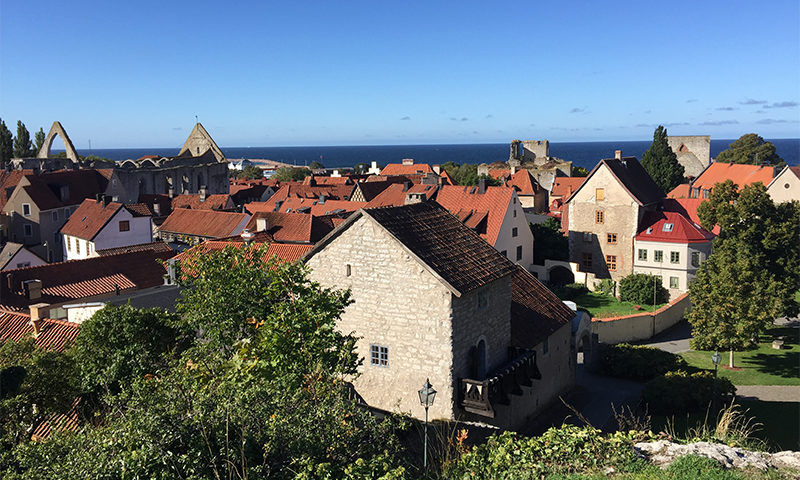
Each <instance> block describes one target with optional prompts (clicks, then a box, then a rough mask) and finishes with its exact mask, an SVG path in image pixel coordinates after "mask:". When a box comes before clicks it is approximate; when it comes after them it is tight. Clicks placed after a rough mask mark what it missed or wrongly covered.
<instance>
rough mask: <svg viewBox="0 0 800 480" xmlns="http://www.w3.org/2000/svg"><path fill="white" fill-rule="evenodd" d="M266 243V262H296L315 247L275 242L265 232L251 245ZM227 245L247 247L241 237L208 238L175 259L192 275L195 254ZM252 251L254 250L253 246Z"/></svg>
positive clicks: (182, 269)
mask: <svg viewBox="0 0 800 480" xmlns="http://www.w3.org/2000/svg"><path fill="white" fill-rule="evenodd" d="M265 244H267V245H268V247H267V251H266V253H265V254H264V257H263V258H262V260H263V261H265V262H266V261H267V260H269V259H271V258H274V259H276V260H279V261H283V262H295V261H297V260H298V259H299V258H300V257H302V256H303V255H304V254H305V253H306V252H308V251H309V250H311V248H312V247H313V245H311V244H284V243H273V242H272V240H271V239H270V238H269V235H267V234H264V233H263V232H259V233H257V234H256V237H255V238H254V239H253V243H252V244H251V246H252V247H261V246H263V245H265ZM226 247H233V248H240V249H241V248H247V247H245V244H244V240H243V239H242V238H241V237H231V238H226V239H224V240H206V241H205V242H202V243H199V244H197V245H195V246H194V247H192V248H190V249H189V250H186V251H184V252H181V253H179V254H178V255H176V256H175V257H174V258H175V260H178V262H179V264H180V267H181V273H182V274H189V275H192V274H193V271H192V259H193V257H194V256H195V255H202V254H204V253H207V252H212V251H213V252H218V251H222V250H223V249H225V248H226ZM250 251H253V250H252V248H251V249H250Z"/></svg>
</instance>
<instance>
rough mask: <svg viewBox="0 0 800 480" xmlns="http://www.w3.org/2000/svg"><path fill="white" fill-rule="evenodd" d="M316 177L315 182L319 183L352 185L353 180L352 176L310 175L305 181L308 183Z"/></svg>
mask: <svg viewBox="0 0 800 480" xmlns="http://www.w3.org/2000/svg"><path fill="white" fill-rule="evenodd" d="M312 178H313V179H314V182H316V183H317V185H352V184H353V181H352V180H351V179H350V177H327V176H316V175H313V176H308V177H306V178H305V179H304V180H303V183H304V184H306V185H308V184H309V182H311V179H312Z"/></svg>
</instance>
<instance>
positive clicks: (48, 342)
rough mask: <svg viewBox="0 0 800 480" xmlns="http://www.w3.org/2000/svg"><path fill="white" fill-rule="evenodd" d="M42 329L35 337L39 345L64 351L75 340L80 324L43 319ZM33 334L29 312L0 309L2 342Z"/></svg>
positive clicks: (0, 340) (20, 338)
mask: <svg viewBox="0 0 800 480" xmlns="http://www.w3.org/2000/svg"><path fill="white" fill-rule="evenodd" d="M41 328H42V329H41V331H40V332H39V335H38V336H37V337H36V338H35V340H34V343H35V344H36V346H37V347H39V348H43V349H45V350H54V351H57V352H63V351H64V350H65V349H66V348H67V347H68V346H69V345H71V344H72V343H74V342H75V338H76V337H77V336H78V328H79V325H78V324H77V323H71V322H66V321H63V320H53V319H50V318H44V319H42V324H41ZM32 336H33V325H31V316H30V315H28V314H27V313H21V312H11V311H8V310H2V309H0V343H3V342H5V341H6V340H13V341H17V342H18V341H20V340H23V339H25V338H31V337H32Z"/></svg>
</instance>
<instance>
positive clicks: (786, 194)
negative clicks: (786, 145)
mask: <svg viewBox="0 0 800 480" xmlns="http://www.w3.org/2000/svg"><path fill="white" fill-rule="evenodd" d="M767 193H769V196H770V197H772V201H773V202H775V203H782V202H791V201H793V200H797V201H800V167H790V166H788V165H787V166H786V167H784V168H783V170H781V172H780V173H779V174H778V175H776V176H775V178H773V179H772V181H771V182H770V183H769V185H768V186H767Z"/></svg>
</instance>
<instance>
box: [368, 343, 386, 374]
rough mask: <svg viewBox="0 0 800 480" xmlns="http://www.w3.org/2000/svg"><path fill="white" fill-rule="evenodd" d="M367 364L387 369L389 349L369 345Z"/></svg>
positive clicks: (374, 344) (383, 346) (382, 346)
mask: <svg viewBox="0 0 800 480" xmlns="http://www.w3.org/2000/svg"><path fill="white" fill-rule="evenodd" d="M369 364H370V365H372V366H373V367H380V368H389V347H387V346H385V345H378V344H377V343H370V344H369Z"/></svg>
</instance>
